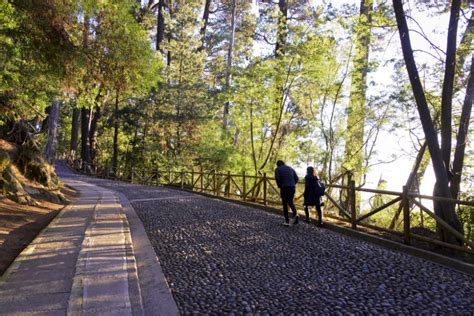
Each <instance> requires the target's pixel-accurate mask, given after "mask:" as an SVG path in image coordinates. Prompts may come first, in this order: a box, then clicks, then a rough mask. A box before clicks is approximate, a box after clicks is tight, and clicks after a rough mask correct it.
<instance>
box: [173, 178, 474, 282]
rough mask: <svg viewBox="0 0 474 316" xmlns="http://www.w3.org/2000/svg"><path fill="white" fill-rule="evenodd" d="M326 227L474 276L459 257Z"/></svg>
mask: <svg viewBox="0 0 474 316" xmlns="http://www.w3.org/2000/svg"><path fill="white" fill-rule="evenodd" d="M165 187H166V188H167V189H173V190H177V191H183V192H188V193H193V194H198V195H203V196H206V197H210V198H214V199H219V200H222V201H225V202H230V203H234V204H238V205H243V206H248V207H253V208H257V209H260V210H263V211H266V212H270V213H273V214H278V215H282V210H280V209H277V208H275V207H270V206H263V205H259V204H254V203H250V202H244V201H239V200H233V199H229V198H225V197H220V196H215V195H212V194H208V193H203V192H195V191H190V190H186V189H180V188H176V187H173V186H165ZM324 227H325V228H326V229H330V230H332V231H335V232H338V233H341V234H344V235H347V236H350V237H354V238H357V239H361V240H363V241H367V242H370V243H374V244H376V245H379V246H382V247H385V248H388V249H391V250H395V251H399V252H402V253H406V254H409V255H412V256H415V257H419V258H421V259H424V260H427V261H430V262H433V263H436V264H439V265H442V266H444V267H447V268H450V269H452V270H456V271H458V272H461V273H464V274H467V275H471V276H474V265H473V264H469V263H467V262H464V261H461V260H458V259H454V258H449V257H446V256H443V255H440V254H437V253H434V252H430V251H427V250H424V249H420V248H416V247H413V246H408V245H405V244H402V243H398V242H395V241H392V240H388V239H385V238H382V237H378V236H374V235H370V234H367V233H364V232H361V231H358V230H353V229H349V228H345V227H341V226H338V225H334V224H331V223H325V224H324Z"/></svg>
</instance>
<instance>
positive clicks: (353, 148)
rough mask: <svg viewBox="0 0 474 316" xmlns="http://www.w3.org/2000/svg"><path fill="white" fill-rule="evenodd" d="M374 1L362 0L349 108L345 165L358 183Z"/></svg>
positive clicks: (362, 156) (361, 160)
mask: <svg viewBox="0 0 474 316" xmlns="http://www.w3.org/2000/svg"><path fill="white" fill-rule="evenodd" d="M372 11H373V1H372V0H362V1H361V3H360V15H359V21H358V23H357V31H356V39H355V56H354V59H353V67H352V68H353V70H352V78H351V93H350V98H349V105H348V108H347V131H348V132H347V133H346V144H345V149H344V162H343V166H344V168H345V169H346V170H349V171H351V173H352V175H353V178H352V179H353V180H354V181H355V183H356V186H358V185H359V184H360V182H361V177H362V174H363V170H362V165H363V160H364V150H362V149H363V147H364V125H365V111H366V108H365V106H366V91H367V73H368V68H369V46H370V37H371V26H370V24H371V20H372V18H371V16H372Z"/></svg>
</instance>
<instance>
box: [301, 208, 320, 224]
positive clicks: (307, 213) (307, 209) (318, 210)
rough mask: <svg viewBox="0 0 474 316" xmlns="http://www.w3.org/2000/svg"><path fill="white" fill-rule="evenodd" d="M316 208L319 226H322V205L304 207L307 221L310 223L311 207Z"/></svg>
mask: <svg viewBox="0 0 474 316" xmlns="http://www.w3.org/2000/svg"><path fill="white" fill-rule="evenodd" d="M310 206H316V211H317V212H318V224H319V225H321V223H322V222H323V212H322V211H321V204H319V203H318V204H316V205H305V206H304V213H305V214H306V220H307V221H309V207H310Z"/></svg>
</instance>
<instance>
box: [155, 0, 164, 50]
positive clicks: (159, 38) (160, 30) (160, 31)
mask: <svg viewBox="0 0 474 316" xmlns="http://www.w3.org/2000/svg"><path fill="white" fill-rule="evenodd" d="M164 9H165V4H164V0H160V2H159V3H158V13H157V14H156V20H157V21H156V50H157V51H160V52H163V50H162V48H161V43H162V42H163V39H164V38H165V18H164V16H163V10H164Z"/></svg>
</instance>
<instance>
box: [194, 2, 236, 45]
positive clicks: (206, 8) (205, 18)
mask: <svg viewBox="0 0 474 316" xmlns="http://www.w3.org/2000/svg"><path fill="white" fill-rule="evenodd" d="M234 5H235V2H234ZM210 8H211V0H206V2H205V3H204V13H203V15H202V22H203V23H202V27H201V30H200V32H199V34H200V35H201V46H200V47H199V48H198V51H202V50H203V49H204V44H205V39H206V29H207V24H208V22H209V13H210Z"/></svg>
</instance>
